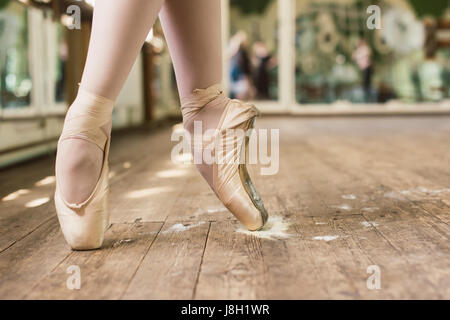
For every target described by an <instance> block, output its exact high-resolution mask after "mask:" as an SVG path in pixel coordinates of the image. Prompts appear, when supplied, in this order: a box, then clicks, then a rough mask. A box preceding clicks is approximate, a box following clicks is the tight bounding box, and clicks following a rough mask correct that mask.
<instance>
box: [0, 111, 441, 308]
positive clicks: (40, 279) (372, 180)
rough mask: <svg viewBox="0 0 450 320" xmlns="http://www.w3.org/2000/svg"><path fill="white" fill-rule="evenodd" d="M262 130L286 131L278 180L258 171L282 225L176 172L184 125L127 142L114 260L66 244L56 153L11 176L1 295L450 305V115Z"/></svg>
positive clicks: (313, 121)
mask: <svg viewBox="0 0 450 320" xmlns="http://www.w3.org/2000/svg"><path fill="white" fill-rule="evenodd" d="M257 126H258V127H259V128H278V129H280V168H279V172H278V174H276V175H272V176H261V175H259V170H257V169H258V168H257V167H252V168H251V174H252V176H253V177H254V181H255V183H256V185H257V188H258V189H259V191H260V193H261V196H262V198H263V199H264V200H265V204H266V208H267V209H268V211H269V212H270V214H271V215H272V218H271V219H272V220H271V224H270V227H271V228H273V229H274V230H266V231H263V232H260V233H259V234H257V235H249V234H246V233H244V232H239V231H242V230H241V229H240V227H239V224H238V223H237V222H236V221H235V219H233V217H232V216H231V214H229V213H228V212H227V211H226V210H225V209H224V207H223V206H222V205H221V204H220V203H219V201H218V200H217V199H216V198H215V196H214V194H213V193H212V192H211V191H210V190H209V188H208V186H207V185H206V183H205V182H203V180H202V179H201V178H200V176H199V175H198V174H197V173H196V171H195V169H194V168H193V167H192V165H182V164H174V163H172V162H171V160H170V151H171V147H172V146H173V143H172V144H171V143H170V134H171V128H167V129H162V130H160V131H157V132H153V133H145V132H134V133H128V134H120V135H116V136H114V137H113V146H112V154H111V157H110V164H111V169H112V173H111V200H110V203H111V210H112V213H111V215H112V217H111V218H112V221H111V222H112V225H111V227H110V228H109V230H108V231H107V233H106V240H105V243H104V246H103V248H102V249H101V250H97V251H89V252H72V251H71V250H70V249H69V248H68V246H67V245H66V244H65V242H64V240H63V237H62V234H61V232H60V230H59V226H58V221H57V218H56V216H55V210H54V206H53V197H52V193H53V189H54V177H53V159H52V157H47V158H43V159H39V160H37V161H34V162H32V163H28V164H24V165H20V166H18V167H15V168H12V169H8V170H6V171H2V172H0V199H1V200H0V298H3V299H6V298H18V299H23V298H25V299H80V298H81V299H83V298H87V299H191V298H192V299H317V298H319V299H372V298H375V299H392V298H395V299H407V298H412V299H422V298H425V299H428V298H430V299H442V298H446V299H450V242H449V236H450V151H449V150H450V148H449V145H450V117H449V116H439V117H392V118H388V117H368V118H364V117H353V118H295V117H292V118H284V117H272V118H270V117H265V118H262V119H259V120H258V122H257ZM283 228H284V229H283ZM373 265H376V266H378V267H379V269H380V278H379V279H380V281H381V288H380V289H379V290H376V289H375V290H371V289H369V288H368V286H367V279H368V278H369V277H370V276H371V275H372V274H373V272H370V273H368V272H367V268H368V267H369V266H373ZM70 266H78V267H79V268H80V271H81V288H80V289H79V290H69V289H68V288H67V285H66V282H67V279H68V278H69V277H70V276H71V274H70V273H68V268H69V267H70ZM70 270H71V269H69V271H70ZM371 270H373V269H369V271H371Z"/></svg>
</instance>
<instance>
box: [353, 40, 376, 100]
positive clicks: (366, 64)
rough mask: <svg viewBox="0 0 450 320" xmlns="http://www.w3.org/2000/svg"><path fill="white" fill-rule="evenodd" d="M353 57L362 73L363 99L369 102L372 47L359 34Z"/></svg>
mask: <svg viewBox="0 0 450 320" xmlns="http://www.w3.org/2000/svg"><path fill="white" fill-rule="evenodd" d="M353 59H354V60H355V61H356V64H357V66H358V68H359V70H361V74H362V86H363V89H364V101H365V102H371V100H372V99H371V89H372V73H373V67H372V49H370V47H369V45H368V44H367V42H366V40H365V39H364V38H363V37H362V36H361V37H360V39H359V42H358V46H357V47H356V50H355V52H354V53H353Z"/></svg>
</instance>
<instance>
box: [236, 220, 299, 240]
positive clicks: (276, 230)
mask: <svg viewBox="0 0 450 320" xmlns="http://www.w3.org/2000/svg"><path fill="white" fill-rule="evenodd" d="M289 225H290V224H289V222H287V221H286V220H284V219H283V217H281V216H270V217H269V221H267V223H266V225H265V226H264V228H263V229H262V230H260V231H249V230H247V229H245V228H244V227H243V226H239V228H238V229H237V230H236V231H237V232H240V233H245V234H247V235H250V236H254V237H258V238H263V239H270V240H277V239H286V238H289V237H291V236H293V235H292V234H289V233H287V230H288V229H289Z"/></svg>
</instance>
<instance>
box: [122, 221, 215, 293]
mask: <svg viewBox="0 0 450 320" xmlns="http://www.w3.org/2000/svg"><path fill="white" fill-rule="evenodd" d="M209 227H210V224H209V223H206V222H204V223H189V222H187V223H177V224H172V223H167V224H165V225H164V227H163V229H162V230H161V232H160V233H159V234H158V237H157V238H156V240H155V241H154V243H153V245H152V247H151V249H150V251H149V252H148V254H147V255H146V256H145V258H144V260H143V261H142V263H141V265H140V266H139V269H138V270H137V272H136V275H135V276H134V278H133V280H132V281H131V283H130V285H129V287H128V289H127V291H126V292H125V294H124V296H123V298H124V299H191V298H192V296H193V293H194V287H195V284H196V281H197V276H198V272H199V269H200V265H201V263H202V257H203V251H204V248H205V243H206V239H207V237H208V232H209Z"/></svg>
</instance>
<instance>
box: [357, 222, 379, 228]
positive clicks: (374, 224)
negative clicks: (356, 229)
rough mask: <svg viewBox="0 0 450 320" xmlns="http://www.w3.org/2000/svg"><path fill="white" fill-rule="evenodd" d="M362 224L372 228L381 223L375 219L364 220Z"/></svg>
mask: <svg viewBox="0 0 450 320" xmlns="http://www.w3.org/2000/svg"><path fill="white" fill-rule="evenodd" d="M361 224H362V225H363V226H364V227H366V228H370V227H378V226H379V224H378V223H376V222H375V221H362V222H361Z"/></svg>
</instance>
